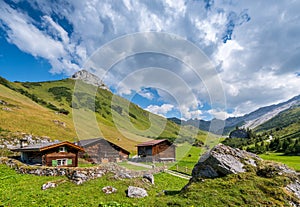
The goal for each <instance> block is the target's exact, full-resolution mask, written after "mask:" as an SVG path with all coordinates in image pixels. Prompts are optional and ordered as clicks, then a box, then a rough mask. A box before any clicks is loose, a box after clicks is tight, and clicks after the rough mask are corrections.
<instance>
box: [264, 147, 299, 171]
mask: <svg viewBox="0 0 300 207" xmlns="http://www.w3.org/2000/svg"><path fill="white" fill-rule="evenodd" d="M259 156H260V157H261V158H262V159H264V160H271V161H275V162H281V163H284V164H286V165H287V166H289V167H290V168H293V169H294V170H296V171H298V172H299V171H300V156H290V155H284V154H283V153H275V152H268V153H266V154H261V155H259Z"/></svg>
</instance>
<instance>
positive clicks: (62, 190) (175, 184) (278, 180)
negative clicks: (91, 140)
mask: <svg viewBox="0 0 300 207" xmlns="http://www.w3.org/2000/svg"><path fill="white" fill-rule="evenodd" d="M154 177H155V185H151V184H148V183H144V182H143V181H142V179H140V178H136V179H124V180H115V179H114V178H113V175H109V174H108V175H106V176H104V177H102V178H98V179H95V180H91V181H88V182H86V183H83V184H82V185H75V184H74V183H71V182H69V181H67V179H66V177H44V176H35V175H22V174H17V173H16V172H15V171H14V170H12V169H10V168H8V167H7V166H5V165H0V180H1V182H0V206H16V207H18V206H32V207H34V206H78V207H80V206H91V207H93V206H106V207H114V206H115V207H116V206H119V207H120V206H128V207H129V206H151V207H152V206H162V207H163V206H183V207H186V206H191V207H192V206H213V207H215V206H288V201H287V199H288V198H289V199H293V198H292V196H289V195H287V194H285V191H284V189H283V186H284V185H286V184H287V183H289V182H290V180H289V179H288V178H284V177H280V176H279V177H275V178H274V179H270V178H262V177H258V176H256V175H255V174H253V173H242V174H239V175H229V176H226V177H224V178H217V179H207V180H205V182H197V183H193V184H192V185H190V186H189V187H188V189H187V190H186V191H183V192H180V190H181V189H182V188H183V187H184V186H185V185H186V184H187V182H188V181H187V180H185V179H181V178H178V177H174V176H172V175H169V174H166V173H160V174H157V175H155V176H154ZM48 181H59V182H62V181H65V182H63V183H61V184H59V185H58V187H56V188H51V189H48V190H45V191H43V190H41V186H42V185H43V184H44V183H46V182H48ZM108 185H110V186H113V187H115V188H117V192H116V193H115V194H109V195H106V194H104V193H103V192H102V188H103V187H105V186H108ZM130 185H132V186H136V187H143V188H145V189H146V190H147V192H148V197H145V198H140V199H137V198H128V197H126V193H125V191H126V189H127V188H128V186H130ZM164 192H165V193H164Z"/></svg>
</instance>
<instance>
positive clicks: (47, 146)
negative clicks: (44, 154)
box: [11, 141, 84, 152]
mask: <svg viewBox="0 0 300 207" xmlns="http://www.w3.org/2000/svg"><path fill="white" fill-rule="evenodd" d="M64 145H67V146H69V147H71V148H75V149H77V150H78V151H84V149H83V148H82V147H80V146H78V145H75V144H73V143H71V142H68V141H64V142H60V141H56V142H48V143H40V144H34V145H27V146H24V147H22V148H21V147H19V148H14V149H11V150H12V151H14V152H26V151H39V152H41V151H44V150H48V149H52V148H56V147H60V146H64Z"/></svg>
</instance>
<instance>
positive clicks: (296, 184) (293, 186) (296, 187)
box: [285, 180, 300, 200]
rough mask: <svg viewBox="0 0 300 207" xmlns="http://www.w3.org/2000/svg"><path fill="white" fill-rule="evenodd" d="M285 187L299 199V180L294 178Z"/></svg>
mask: <svg viewBox="0 0 300 207" xmlns="http://www.w3.org/2000/svg"><path fill="white" fill-rule="evenodd" d="M285 189H286V190H287V191H289V192H291V193H294V195H295V196H296V197H297V198H298V199H299V200H300V181H299V180H296V181H295V182H293V183H291V184H289V185H287V186H286V187H285Z"/></svg>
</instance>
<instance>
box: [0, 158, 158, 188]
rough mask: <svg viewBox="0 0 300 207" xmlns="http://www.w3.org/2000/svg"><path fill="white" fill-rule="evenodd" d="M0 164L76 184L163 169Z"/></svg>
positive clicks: (3, 160) (2, 160)
mask: <svg viewBox="0 0 300 207" xmlns="http://www.w3.org/2000/svg"><path fill="white" fill-rule="evenodd" d="M0 164H5V165H7V166H8V167H10V168H12V169H14V170H15V171H16V172H18V173H21V174H32V175H37V176H66V177H67V178H68V179H70V180H71V181H72V182H74V183H76V184H78V185H79V184H82V183H83V182H86V181H88V180H91V179H96V178H100V177H102V176H103V175H105V174H107V173H112V174H114V178H116V179H123V178H137V177H143V176H144V175H145V174H156V173H159V172H161V171H163V168H154V169H149V170H143V171H132V170H128V169H126V168H124V167H121V166H119V165H117V164H116V163H107V164H103V165H99V166H94V167H82V168H80V167H46V166H30V165H26V164H24V163H22V162H20V161H18V160H16V159H12V158H8V157H0Z"/></svg>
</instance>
